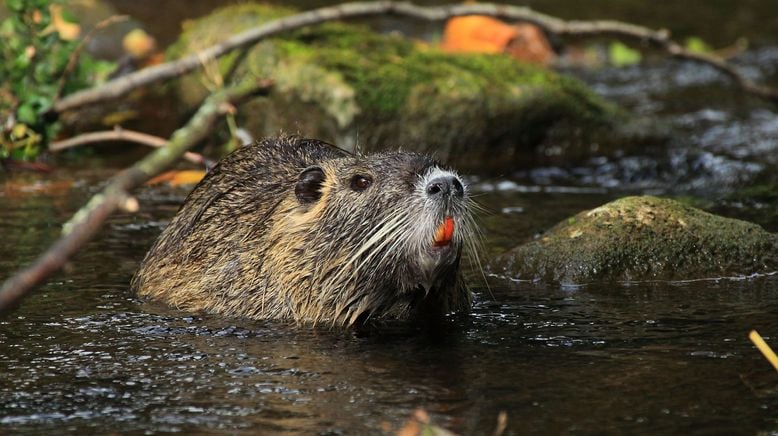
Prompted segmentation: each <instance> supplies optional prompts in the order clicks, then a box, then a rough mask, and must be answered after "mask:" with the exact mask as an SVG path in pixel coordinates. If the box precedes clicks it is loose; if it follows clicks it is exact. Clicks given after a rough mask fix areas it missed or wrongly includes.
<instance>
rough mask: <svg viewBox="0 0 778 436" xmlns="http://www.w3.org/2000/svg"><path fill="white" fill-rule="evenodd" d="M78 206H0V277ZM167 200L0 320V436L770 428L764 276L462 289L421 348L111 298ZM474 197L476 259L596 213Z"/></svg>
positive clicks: (564, 198) (520, 198)
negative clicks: (481, 229)
mask: <svg viewBox="0 0 778 436" xmlns="http://www.w3.org/2000/svg"><path fill="white" fill-rule="evenodd" d="M83 185H88V184H87V183H84V184H83ZM530 191H532V190H530ZM86 196H87V192H86V190H85V189H84V188H79V187H76V188H75V189H73V190H71V191H68V193H67V194H66V195H65V196H64V197H63V196H62V195H61V194H57V195H49V194H46V193H42V194H35V195H31V196H28V197H26V198H24V199H21V198H19V197H16V198H10V197H9V196H8V195H2V194H0V228H2V229H3V235H4V240H6V241H8V243H6V244H4V245H3V246H0V260H2V262H0V276H2V277H5V276H7V275H8V274H9V272H10V271H11V270H12V269H13V268H14V267H16V266H18V265H19V264H20V263H22V262H23V261H25V260H26V259H29V258H31V257H32V256H33V255H34V254H35V253H36V252H37V250H39V249H40V247H42V246H44V245H45V244H46V243H47V242H48V241H50V240H51V239H52V238H53V237H55V236H56V233H57V225H58V223H61V222H62V221H63V220H64V219H65V217H67V216H68V215H69V214H70V213H71V212H72V211H73V209H74V208H75V207H77V205H78V204H80V203H81V202H83V201H84V199H85V198H86ZM182 196H183V193H181V192H173V193H162V192H160V191H149V190H146V191H144V192H143V193H142V194H141V203H142V204H143V205H144V206H146V208H145V209H144V210H143V212H142V213H141V214H139V215H137V216H130V215H120V216H117V217H114V218H113V219H112V220H111V221H110V223H109V225H108V226H107V227H106V229H105V230H104V231H103V232H102V234H101V236H100V237H99V238H98V240H96V241H94V242H93V243H91V244H90V246H89V247H88V248H87V249H86V250H85V251H84V252H83V253H82V254H80V255H79V256H78V258H77V259H76V260H75V261H74V262H73V264H72V265H71V267H70V268H69V272H68V273H67V274H65V275H61V276H59V277H57V278H55V279H54V280H53V281H52V282H51V283H49V284H48V285H46V286H44V287H43V288H42V289H40V291H39V292H37V293H36V294H35V295H34V296H33V297H32V298H30V299H28V300H27V301H26V302H25V303H24V305H23V306H22V307H21V308H20V309H19V310H18V311H16V312H14V313H12V314H11V315H10V316H8V317H6V318H3V319H1V320H0V344H2V346H1V347H0V350H2V351H0V354H1V355H2V358H1V359H0V373H2V374H3V377H2V379H0V431H2V432H11V433H13V432H21V431H26V432H31V433H44V432H47V431H56V432H58V433H62V432H66V431H68V432H75V431H90V430H91V431H94V430H95V429H99V430H101V431H105V430H106V429H121V430H124V431H137V432H142V431H198V432H203V431H208V432H214V433H221V432H223V433H228V434H234V433H236V432H241V431H246V432H247V433H305V434H310V433H323V434H341V433H349V434H366V433H375V432H380V431H381V429H386V428H395V429H396V428H398V427H399V426H400V425H401V424H402V422H404V421H405V419H406V418H407V417H408V416H409V415H410V413H411V412H412V411H413V410H414V409H415V408H417V407H423V408H425V409H426V410H428V411H429V412H430V414H431V415H432V418H433V420H434V421H435V422H437V423H439V424H441V425H443V426H444V427H446V428H449V429H451V430H454V431H456V432H460V433H464V434H484V433H488V432H490V431H491V430H492V429H493V428H494V426H495V422H496V417H497V414H498V413H499V412H500V411H501V410H505V411H507V412H508V429H509V430H508V431H509V434H527V433H529V434H539V433H542V434H556V433H572V432H583V433H631V434H632V433H638V434H640V433H643V434H649V433H650V434H656V433H660V434H665V433H690V432H691V433H712V432H713V433H719V434H740V433H744V434H754V433H756V432H759V431H765V432H775V431H778V412H776V411H778V377H776V375H775V372H774V371H773V370H772V369H771V368H770V366H769V364H768V363H767V362H766V361H765V360H764V359H763V358H762V357H761V355H759V353H758V352H757V351H756V350H755V349H754V347H753V346H752V345H751V344H750V343H749V342H748V339H747V337H746V336H747V334H748V331H749V330H750V329H751V328H758V329H759V330H760V331H761V333H762V334H763V335H764V336H766V339H767V341H768V343H771V344H773V345H774V346H775V345H776V344H778V317H776V316H775V314H776V313H778V277H775V276H774V277H764V278H758V279H752V280H743V281H728V280H722V281H702V282H691V283H644V284H632V285H623V286H620V285H612V284H609V285H598V284H592V285H589V286H586V287H583V288H578V289H561V288H559V287H547V286H543V285H540V284H531V283H518V284H511V283H508V282H503V281H499V280H491V282H490V287H489V289H487V288H486V287H485V286H484V285H483V284H482V280H483V279H479V278H478V277H477V276H475V275H474V277H473V278H472V281H473V283H475V285H476V290H477V302H476V305H475V308H474V310H473V313H472V314H471V315H469V316H463V317H452V318H451V319H448V320H446V321H445V323H444V324H443V325H442V326H441V327H442V328H441V329H440V331H437V332H435V333H431V332H424V331H419V330H418V328H416V327H410V326H386V327H383V328H381V329H380V330H379V331H356V332H354V331H338V330H336V331H327V330H312V329H309V328H298V327H294V326H289V325H284V324H279V323H273V322H255V321H248V320H241V319H227V318H220V317H215V316H192V315H187V314H183V313H179V312H175V311H172V310H170V309H167V308H164V307H159V306H152V305H147V304H142V303H140V302H138V301H137V300H135V299H134V298H133V297H132V295H130V294H129V293H128V291H127V283H128V281H129V278H130V276H131V274H132V272H133V271H134V268H135V267H136V266H137V262H138V261H139V259H140V257H141V256H142V255H143V253H144V251H145V250H146V248H147V247H148V246H149V245H150V244H151V242H152V240H153V239H154V238H155V237H156V235H157V234H158V233H159V231H160V229H161V228H162V226H163V225H164V223H165V222H166V220H167V219H169V217H170V216H171V215H172V214H173V213H174V211H175V207H176V206H175V203H176V202H177V201H180V200H181V199H182ZM63 198H64V200H63ZM478 198H479V200H480V201H481V202H482V203H483V204H484V205H485V206H486V207H487V209H489V210H492V211H494V212H493V213H492V214H491V215H488V216H486V217H485V218H484V223H485V226H486V227H487V233H488V234H489V235H490V241H489V243H488V245H489V246H490V247H500V246H506V247H507V246H510V245H512V244H514V243H515V242H516V241H517V240H518V239H520V238H525V237H528V236H530V235H532V234H533V233H534V232H536V231H538V230H540V229H542V228H544V227H547V226H548V225H550V224H552V223H554V222H556V221H557V220H559V219H561V218H563V217H565V216H567V215H569V214H571V213H573V212H575V211H577V210H580V209H582V208H585V207H591V206H593V205H595V204H600V203H601V202H602V201H604V200H606V198H605V196H604V195H602V194H587V193H574V194H566V193H554V192H550V193H549V192H508V191H493V192H488V193H482V194H479V197H478ZM55 199H56V200H55ZM503 208H514V209H512V211H510V212H509V213H501V211H502V210H503ZM515 208H521V209H520V212H515V211H516V210H518V209H515ZM6 238H9V239H6Z"/></svg>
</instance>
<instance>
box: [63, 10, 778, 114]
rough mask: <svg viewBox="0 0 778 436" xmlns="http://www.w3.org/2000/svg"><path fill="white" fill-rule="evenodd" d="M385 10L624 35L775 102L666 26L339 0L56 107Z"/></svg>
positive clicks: (564, 32) (774, 96) (775, 96)
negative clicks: (262, 43)
mask: <svg viewBox="0 0 778 436" xmlns="http://www.w3.org/2000/svg"><path fill="white" fill-rule="evenodd" d="M386 14H396V15H402V16H407V17H412V18H416V19H420V20H426V21H443V20H447V19H449V18H452V17H456V16H461V15H488V16H492V17H497V18H502V19H506V20H511V21H523V22H528V23H532V24H535V25H537V26H539V27H540V28H542V29H543V30H544V31H545V32H547V33H548V34H550V35H556V36H559V37H571V38H593V37H600V38H601V37H609V38H615V39H621V40H626V41H630V42H633V43H636V44H639V45H646V46H648V47H650V48H654V49H657V50H660V51H663V52H665V53H667V54H668V55H670V56H673V57H676V58H679V59H685V60H690V61H694V62H698V63H702V64H705V65H709V66H711V67H713V68H715V69H717V70H718V71H720V72H721V73H723V74H725V75H726V76H728V77H730V78H731V79H732V80H733V81H734V82H735V83H736V84H737V85H738V86H740V87H741V88H743V90H745V91H746V92H748V93H751V94H754V95H756V96H758V97H761V98H764V99H767V100H769V101H772V102H774V103H776V102H778V91H776V90H774V89H772V88H768V87H766V86H760V85H756V84H754V83H753V82H751V81H750V80H749V79H747V78H746V77H745V76H743V75H742V74H740V72H738V71H737V70H736V69H735V68H734V67H733V66H732V65H730V64H728V63H727V62H726V61H725V60H724V59H722V58H720V57H718V56H715V55H703V54H698V53H693V52H690V51H688V50H686V49H685V48H683V47H682V46H680V45H679V44H677V43H675V42H673V41H672V40H671V39H670V33H669V32H668V31H667V30H653V29H649V28H647V27H643V26H637V25H634V24H629V23H623V22H619V21H612V20H602V21H565V20H562V19H560V18H556V17H553V16H551V15H546V14H542V13H539V12H536V11H533V10H532V9H530V8H527V7H522V6H511V5H501V4H488V3H476V4H462V5H451V6H430V7H424V6H416V5H414V4H411V3H404V2H393V1H376V2H354V3H343V4H341V5H337V6H330V7H323V8H319V9H314V10H311V11H306V12H302V13H299V14H296V15H292V16H289V17H285V18H281V19H278V20H273V21H270V22H268V23H265V24H263V25H261V26H258V27H255V28H252V29H249V30H247V31H245V32H242V33H239V34H237V35H234V36H232V37H231V38H228V39H227V40H225V41H222V42H221V43H219V44H216V45H213V46H211V47H209V48H206V49H204V50H202V51H200V52H197V53H194V54H191V55H189V56H187V57H184V58H181V59H178V60H176V61H171V62H167V63H164V64H160V65H156V66H153V67H149V68H145V69H142V70H140V71H137V72H135V73H133V74H129V75H127V76H123V77H120V78H117V79H114V80H111V81H109V82H107V83H105V84H104V85H102V86H98V87H95V88H90V89H86V90H83V91H79V92H76V93H73V94H71V95H69V96H67V97H65V98H63V99H62V100H60V101H58V102H57V103H55V104H54V111H55V112H63V111H67V110H72V109H76V108H78V107H81V106H84V105H87V104H92V103H95V102H98V101H103V100H107V99H112V98H117V97H120V96H122V95H124V94H126V93H128V92H130V91H131V90H133V89H135V88H138V87H140V86H145V85H148V84H151V83H155V82H158V81H163V80H167V79H170V78H173V77H176V76H180V75H182V74H185V73H188V72H190V71H193V70H195V69H198V68H200V67H201V66H202V64H203V63H204V62H206V61H208V60H211V59H216V58H218V57H220V56H223V55H224V54H226V53H229V52H230V51H232V50H235V49H237V48H241V47H246V46H250V45H252V44H255V43H257V42H258V41H260V40H262V39H265V38H268V37H271V36H274V35H278V34H279V33H282V32H287V31H290V30H293V29H299V28H301V27H305V26H310V25H314V24H320V23H323V22H326V21H333V20H339V19H344V18H354V17H361V16H368V15H386Z"/></svg>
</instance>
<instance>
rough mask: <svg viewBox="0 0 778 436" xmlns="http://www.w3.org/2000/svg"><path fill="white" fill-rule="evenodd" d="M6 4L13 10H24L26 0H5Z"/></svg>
mask: <svg viewBox="0 0 778 436" xmlns="http://www.w3.org/2000/svg"><path fill="white" fill-rule="evenodd" d="M5 5H6V6H7V7H8V9H10V10H11V11H13V12H21V11H23V10H24V0H5Z"/></svg>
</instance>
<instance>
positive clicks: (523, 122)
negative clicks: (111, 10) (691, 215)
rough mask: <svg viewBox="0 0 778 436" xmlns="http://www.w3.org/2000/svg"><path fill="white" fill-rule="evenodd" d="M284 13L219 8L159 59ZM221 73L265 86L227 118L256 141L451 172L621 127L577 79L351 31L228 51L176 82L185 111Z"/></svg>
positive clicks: (586, 140)
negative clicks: (435, 164) (293, 136)
mask: <svg viewBox="0 0 778 436" xmlns="http://www.w3.org/2000/svg"><path fill="white" fill-rule="evenodd" d="M291 13H293V11H292V10H290V9H284V8H278V7H271V6H267V5H258V4H240V5H234V6H228V7H225V8H223V9H220V10H218V11H216V12H214V13H212V14H211V15H209V16H207V17H205V18H202V19H198V20H196V21H192V22H189V23H187V24H186V26H185V29H184V32H183V34H182V35H181V37H180V39H179V41H178V42H177V43H176V44H174V46H173V47H171V49H170V50H169V51H168V55H169V57H170V58H175V57H179V56H183V55H186V54H189V53H192V52H194V51H196V50H199V49H202V48H204V47H207V46H209V45H211V44H213V43H216V42H217V41H220V40H223V39H225V38H227V37H229V36H231V35H233V34H235V33H237V32H240V31H242V30H245V29H247V28H250V27H252V26H257V25H259V24H260V23H262V22H264V21H268V20H271V19H275V18H278V17H282V16H285V15H288V14H291ZM238 60H240V61H241V63H240V64H239V65H238V66H237V67H234V66H233V63H234V62H236V61H238ZM233 70H234V74H233V75H234V76H241V75H253V76H259V77H270V78H273V79H274V80H275V82H276V87H275V89H274V91H273V92H272V95H271V96H270V97H269V98H261V99H255V100H253V101H251V102H250V103H249V104H248V105H246V106H244V107H242V108H241V110H240V111H239V116H240V119H239V121H240V122H241V124H242V125H243V126H244V127H245V128H247V129H248V130H249V131H250V132H252V133H253V134H254V135H256V136H258V137H259V136H265V135H275V134H277V133H278V132H279V131H280V130H283V131H286V132H288V133H298V132H299V133H300V134H303V135H305V136H310V137H318V138H322V139H325V140H329V141H333V142H335V143H337V144H339V145H341V146H343V147H346V148H349V147H354V146H355V144H357V143H358V145H359V147H360V148H361V149H364V150H373V149H376V148H386V147H389V148H395V147H403V148H405V149H409V150H416V151H422V152H431V153H434V154H435V155H436V156H438V157H439V158H441V159H445V160H448V161H449V162H451V163H453V164H456V165H458V166H459V167H460V168H463V169H468V168H470V167H473V166H474V165H478V166H480V167H481V168H482V167H484V166H496V167H500V168H509V167H510V166H511V165H514V164H516V163H518V162H526V161H527V157H528V156H530V157H531V156H533V155H538V156H543V157H546V156H549V153H548V151H547V150H544V149H543V146H544V145H545V144H544V141H545V140H546V138H547V137H553V140H554V143H555V145H556V144H558V143H565V144H566V146H570V147H572V148H575V147H578V148H586V149H587V150H588V147H590V144H592V143H593V142H595V141H592V140H591V134H593V133H592V132H600V133H602V132H605V133H607V135H606V136H612V132H613V129H614V127H615V126H618V125H622V124H624V123H623V121H624V119H625V118H627V117H626V116H625V115H620V114H619V113H618V111H617V109H616V108H615V106H613V105H611V104H609V103H607V102H605V101H604V100H602V99H601V98H599V97H597V96H596V95H595V94H594V93H592V92H591V91H590V90H589V89H588V88H586V87H585V85H583V84H582V83H581V82H579V81H577V80H575V79H572V78H570V77H566V76H564V75H560V74H557V73H554V72H552V71H549V70H547V69H545V68H543V67H540V66H537V65H530V64H527V63H521V62H518V61H516V60H514V59H511V58H510V57H508V56H506V55H500V54H449V53H444V52H443V51H441V50H440V49H438V48H435V47H431V46H429V45H427V44H423V43H420V42H415V41H412V40H410V39H408V38H406V37H403V36H399V35H396V34H390V35H385V34H378V33H375V32H373V31H371V30H369V29H367V28H365V27H362V26H358V25H352V24H343V23H327V24H322V25H318V26H312V27H309V28H306V29H302V30H299V31H297V32H293V33H290V34H288V35H285V36H284V37H282V38H274V39H271V40H267V41H263V42H261V43H259V44H257V45H255V46H253V47H252V48H251V49H250V50H248V52H247V53H246V54H245V56H238V52H235V53H234V54H232V55H229V56H226V57H225V58H223V59H221V60H220V61H219V62H216V63H214V64H213V65H211V66H209V68H207V69H206V74H202V73H198V74H193V75H189V76H187V77H186V78H185V79H184V80H181V81H180V85H179V95H180V97H181V99H182V100H183V101H184V103H185V104H186V105H187V107H188V108H191V107H192V106H194V105H196V104H199V102H200V101H202V99H203V97H204V95H205V94H206V93H207V92H208V89H207V88H206V86H204V83H208V81H209V80H210V81H211V82H218V80H213V79H214V77H215V76H217V75H221V76H224V75H227V74H228V72H229V71H233ZM209 76H210V79H209ZM228 79H232V76H230V77H228ZM214 86H215V85H214ZM214 86H212V87H214ZM569 144H574V145H569ZM557 148H558V147H557ZM582 154H584V155H588V154H589V153H588V151H587V152H584V153H582ZM562 158H564V156H562Z"/></svg>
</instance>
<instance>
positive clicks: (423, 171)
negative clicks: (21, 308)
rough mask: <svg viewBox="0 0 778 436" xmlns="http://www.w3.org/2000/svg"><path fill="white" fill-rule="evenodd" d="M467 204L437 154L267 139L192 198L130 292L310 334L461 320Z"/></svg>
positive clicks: (219, 170) (470, 230) (470, 238)
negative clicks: (287, 323) (317, 329)
mask: <svg viewBox="0 0 778 436" xmlns="http://www.w3.org/2000/svg"><path fill="white" fill-rule="evenodd" d="M471 201H472V200H471V199H470V198H469V195H468V188H467V186H466V185H465V184H464V183H463V182H462V180H461V178H460V177H459V176H458V175H457V174H456V173H455V172H454V171H452V170H450V169H446V168H445V167H443V166H442V165H441V164H439V163H438V162H436V161H435V160H433V159H432V158H430V157H428V156H424V155H420V154H416V153H405V152H391V153H378V154H372V155H359V154H356V155H355V154H350V153H347V152H345V151H343V150H340V149H338V148H336V147H335V146H332V145H330V144H327V143H324V142H321V141H317V140H311V139H300V138H295V137H290V138H278V139H269V140H264V141H262V142H259V143H257V144H253V145H247V146H244V147H241V148H239V149H238V150H236V151H235V152H233V153H232V154H230V155H228V156H227V157H225V158H224V159H223V160H222V161H221V162H219V163H218V164H217V165H216V167H214V168H213V170H211V172H209V174H208V175H207V176H206V177H205V178H204V179H203V180H202V181H201V182H200V183H199V184H198V185H197V186H196V187H195V189H194V190H193V191H192V193H191V194H190V195H189V196H188V197H187V199H186V201H185V202H184V204H183V205H182V207H181V209H180V210H179V212H178V213H177V214H176V216H175V217H174V218H173V220H172V222H171V223H170V225H169V226H168V227H167V228H166V229H165V230H164V231H163V232H162V234H161V235H160V237H159V239H158V240H157V241H156V242H155V244H154V246H153V247H152V248H151V250H150V251H149V252H148V254H147V255H146V257H145V259H144V260H143V262H142V263H141V266H140V269H139V271H138V272H137V273H136V275H135V277H134V278H133V282H132V286H133V288H134V289H135V290H136V292H137V293H138V295H140V296H141V297H144V298H149V299H155V300H160V301H163V302H166V303H168V304H171V305H173V306H176V307H178V308H181V309H184V310H188V311H208V312H215V313H220V314H225V315H232V316H246V317H251V318H275V319H292V320H295V321H299V322H312V323H317V322H329V323H333V324H342V325H351V324H354V323H357V322H364V321H367V320H371V319H387V318H393V319H409V318H415V317H427V316H440V315H441V314H444V313H448V312H452V311H465V310H468V309H469V307H470V304H471V295H470V292H469V291H468V290H467V288H466V287H465V284H464V282H463V279H462V273H461V271H460V261H461V258H462V253H463V249H464V248H465V247H466V246H467V248H468V249H473V245H474V235H475V234H476V232H475V227H474V223H473V218H472V215H471V213H470V209H471Z"/></svg>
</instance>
